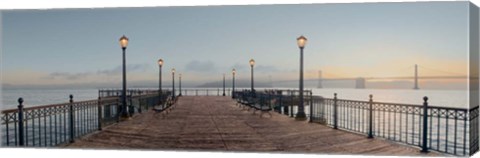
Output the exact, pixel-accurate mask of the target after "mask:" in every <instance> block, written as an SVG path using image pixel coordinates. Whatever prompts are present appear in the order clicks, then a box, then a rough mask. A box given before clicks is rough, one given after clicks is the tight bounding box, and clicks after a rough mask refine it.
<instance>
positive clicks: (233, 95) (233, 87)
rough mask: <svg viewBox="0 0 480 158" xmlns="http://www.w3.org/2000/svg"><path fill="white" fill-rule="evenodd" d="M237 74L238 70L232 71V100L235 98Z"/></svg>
mask: <svg viewBox="0 0 480 158" xmlns="http://www.w3.org/2000/svg"><path fill="white" fill-rule="evenodd" d="M235 73H237V72H236V70H235V69H232V98H235Z"/></svg>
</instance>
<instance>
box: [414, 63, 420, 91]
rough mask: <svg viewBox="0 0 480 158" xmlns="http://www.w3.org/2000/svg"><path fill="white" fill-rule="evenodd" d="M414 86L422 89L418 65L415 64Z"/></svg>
mask: <svg viewBox="0 0 480 158" xmlns="http://www.w3.org/2000/svg"><path fill="white" fill-rule="evenodd" d="M414 84H415V85H414V86H413V89H420V88H418V65H417V64H415V77H414Z"/></svg>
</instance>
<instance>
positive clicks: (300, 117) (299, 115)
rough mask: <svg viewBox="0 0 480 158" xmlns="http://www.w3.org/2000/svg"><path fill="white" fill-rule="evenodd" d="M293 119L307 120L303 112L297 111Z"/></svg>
mask: <svg viewBox="0 0 480 158" xmlns="http://www.w3.org/2000/svg"><path fill="white" fill-rule="evenodd" d="M295 120H298V121H305V120H307V115H306V114H305V112H298V113H297V115H296V116H295Z"/></svg>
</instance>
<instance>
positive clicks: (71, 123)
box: [70, 94, 75, 143]
mask: <svg viewBox="0 0 480 158" xmlns="http://www.w3.org/2000/svg"><path fill="white" fill-rule="evenodd" d="M74 129H75V128H74V121H73V95H71V94H70V143H73V142H74V137H75V135H74V134H75V133H74Z"/></svg>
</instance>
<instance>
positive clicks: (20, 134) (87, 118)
mask: <svg viewBox="0 0 480 158" xmlns="http://www.w3.org/2000/svg"><path fill="white" fill-rule="evenodd" d="M157 92H158V91H157ZM100 93H101V92H99V94H100ZM105 93H107V92H105ZM127 94H130V95H128V96H127V107H128V114H129V115H130V116H131V115H133V114H135V113H141V112H142V111H146V110H148V109H151V108H153V107H154V106H157V105H160V108H162V107H163V108H167V106H164V105H163V104H164V103H165V100H166V99H167V98H168V97H170V95H171V92H169V91H165V92H164V93H162V95H159V93H146V92H141V93H134V92H132V93H127ZM101 96H103V97H101ZM101 96H100V97H99V98H98V99H94V100H86V101H74V98H73V95H70V96H69V100H68V102H66V103H61V104H52V105H43V106H32V107H25V106H24V105H23V99H22V98H19V99H18V103H19V105H18V108H16V109H8V110H3V111H1V115H0V117H1V130H2V146H22V147H51V146H57V145H60V144H65V143H70V142H74V140H75V139H76V138H78V137H81V136H84V135H86V134H89V133H92V132H94V131H97V130H102V127H105V126H108V125H110V124H113V123H116V122H119V121H120V115H119V114H120V113H121V112H122V109H123V108H121V107H122V103H121V101H120V100H121V99H120V96H117V97H115V96H111V95H101ZM157 108H158V107H157Z"/></svg>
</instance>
